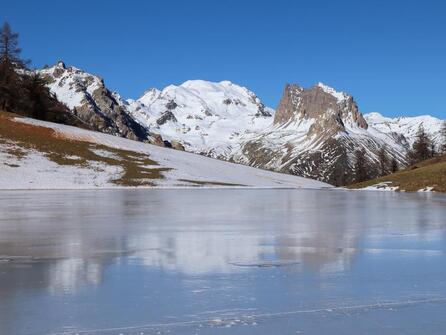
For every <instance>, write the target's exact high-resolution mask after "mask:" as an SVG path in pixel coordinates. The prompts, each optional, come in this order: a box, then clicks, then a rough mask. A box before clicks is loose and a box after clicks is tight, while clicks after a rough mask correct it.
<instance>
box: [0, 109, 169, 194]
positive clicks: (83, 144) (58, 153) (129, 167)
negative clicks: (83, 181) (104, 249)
mask: <svg viewBox="0 0 446 335" xmlns="http://www.w3.org/2000/svg"><path fill="white" fill-rule="evenodd" d="M14 117H17V115H14V114H10V113H5V112H0V144H8V143H9V144H10V143H13V144H15V145H16V146H17V147H18V148H8V149H7V153H8V154H9V155H11V156H14V157H17V158H18V159H22V158H24V157H25V156H26V154H27V153H26V151H27V150H36V151H38V152H41V153H42V154H43V155H45V156H46V157H47V158H48V159H49V160H51V161H53V162H55V163H57V164H59V165H70V166H79V167H91V166H92V165H94V164H95V163H99V164H106V165H110V166H117V167H121V168H122V170H123V173H122V175H121V176H120V177H119V178H117V179H114V180H112V181H111V182H113V183H114V184H117V185H121V186H152V185H153V180H156V179H162V178H163V175H162V172H164V171H168V170H169V169H168V168H161V167H155V166H158V163H157V162H155V161H153V160H152V159H150V158H149V155H147V154H143V153H139V152H134V151H128V150H122V149H115V148H111V147H107V146H105V145H101V144H95V143H90V142H88V141H83V140H79V139H73V138H66V137H63V136H61V134H60V133H57V132H56V131H54V130H53V129H50V128H45V127H41V126H36V125H30V124H25V123H21V122H17V121H14ZM94 150H101V151H104V152H106V153H107V155H106V156H109V157H104V156H103V155H99V154H97V153H95V152H94ZM5 164H8V163H7V162H6V163H5ZM10 166H11V165H10ZM148 166H150V168H149V167H148ZM95 169H96V171H97V172H98V173H100V172H101V169H100V168H95Z"/></svg>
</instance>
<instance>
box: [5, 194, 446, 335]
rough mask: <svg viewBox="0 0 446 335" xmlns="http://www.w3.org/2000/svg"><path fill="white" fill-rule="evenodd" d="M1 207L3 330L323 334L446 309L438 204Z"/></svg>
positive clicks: (14, 197)
mask: <svg viewBox="0 0 446 335" xmlns="http://www.w3.org/2000/svg"><path fill="white" fill-rule="evenodd" d="M0 200H1V201H0V212H1V213H2V215H1V217H0V334H3V333H5V334H20V335H21V334H32V333H33V332H32V331H31V332H30V331H29V329H30V328H29V327H35V329H36V333H39V334H40V333H58V332H59V333H63V332H64V331H65V332H66V331H67V330H70V331H71V330H72V329H74V330H73V332H72V333H73V334H75V333H76V332H79V330H83V329H86V330H83V331H82V332H80V333H82V334H96V333H97V332H96V333H95V331H89V330H88V329H101V332H100V333H101V334H115V333H116V332H117V330H120V331H121V332H122V333H123V334H133V333H138V334H139V333H140V332H147V333H148V334H152V333H155V334H156V333H157V332H158V331H161V332H164V331H165V332H169V333H178V334H182V333H184V331H185V328H184V327H188V328H187V330H186V333H195V331H196V330H197V329H200V331H201V333H202V334H206V331H205V330H204V328H206V327H210V328H213V327H217V328H218V327H227V326H230V327H239V326H249V327H256V331H257V330H258V329H259V331H258V333H259V334H269V333H271V332H277V330H278V329H279V330H283V333H284V334H285V333H290V332H287V331H288V329H283V328H281V327H283V325H284V324H285V325H289V324H291V323H292V322H295V323H296V325H299V327H300V326H302V327H304V325H305V324H306V323H307V324H309V325H319V323H320V320H321V315H322V314H323V317H324V318H326V319H325V320H328V319H330V320H338V318H341V319H339V320H340V321H339V322H340V324H345V321H346V320H345V319H342V318H344V317H345V315H346V313H358V314H361V315H362V314H363V313H365V311H367V313H369V312H370V311H374V312H370V313H372V314H373V313H375V311H376V313H377V314H376V316H375V314H373V315H374V316H373V317H376V318H377V321H376V322H375V323H374V324H376V325H379V324H381V322H379V318H380V317H381V314H380V313H381V309H382V310H388V309H389V308H395V309H396V308H398V309H402V308H403V307H405V306H408V307H411V308H412V307H414V308H417V311H418V312H419V309H420V308H422V309H423V310H424V309H429V310H430V309H433V310H434V312H435V311H437V309H435V308H437V307H428V305H429V306H430V305H432V304H445V302H446V300H445V299H446V297H445V296H444V292H446V291H445V290H446V282H445V281H444V278H445V276H446V272H445V271H446V270H445V269H446V266H445V265H446V264H445V262H444V260H445V255H446V234H445V232H446V221H445V220H444V217H445V212H446V198H445V197H444V196H440V195H431V194H429V195H425V194H391V193H384V192H378V193H374V192H344V191H333V190H330V191H309V190H305V191H304V190H138V191H137V190H132V191H128V190H122V191H119V190H114V191H85V192H82V191H79V192H71V191H57V192H49V191H48V192H45V191H42V192H40V191H39V192H0ZM420 268H422V269H423V271H422V273H421V272H420V271H419V269H420ZM385 304H387V305H385ZM376 306H380V307H379V308H377V307H376ZM383 306H385V307H383ZM420 306H422V307H420ZM36 311H37V312H36ZM441 311H443V310H441ZM44 312H45V313H44ZM42 313H43V314H42ZM440 314H441V313H440ZM48 315H50V316H48ZM311 315H314V316H311ZM44 316H45V317H44ZM406 317H407V315H405V318H406ZM283 318H284V319H286V320H284V319H283ZM312 318H313V319H312ZM279 319H280V320H281V321H280V322H279V321H277V320H279ZM410 319H411V318H410V317H409V320H410ZM290 320H291V321H290ZM296 320H297V321H296ZM309 320H310V321H309ZM352 320H353V319H348V322H352ZM282 321H283V322H282ZM276 322H277V323H278V324H276ZM144 325H146V326H144ZM327 325H328V323H327ZM359 325H360V323H357V324H352V328H351V329H354V330H357V333H361V331H360V330H361V328H360V326H359ZM441 325H442V326H443V325H444V323H443V324H441ZM200 327H203V328H200ZM262 327H266V328H262ZM268 327H271V328H268ZM293 327H294V326H293ZM296 327H297V326H296ZM358 327H359V328H358ZM177 328H179V330H178V329H177ZM328 328H330V327H328ZM328 328H327V329H328ZM55 329H56V330H58V331H55ZM176 329H177V330H178V331H176ZM260 329H263V330H262V331H260ZM294 330H298V327H297V328H293V332H291V333H295V332H294ZM377 332H380V333H385V332H383V329H381V328H380V329H377ZM68 333H70V332H68ZM207 333H209V334H213V332H212V331H209V332H207ZM238 333H243V332H242V331H240V332H238ZM247 333H251V332H249V331H248V332H247ZM279 333H280V331H279ZM340 333H348V332H345V328H342V327H341V332H340ZM70 334H71V333H70Z"/></svg>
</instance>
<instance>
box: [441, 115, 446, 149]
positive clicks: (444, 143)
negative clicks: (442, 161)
mask: <svg viewBox="0 0 446 335" xmlns="http://www.w3.org/2000/svg"><path fill="white" fill-rule="evenodd" d="M440 134H441V142H440V143H441V147H440V151H441V153H443V154H446V121H443V127H441V132H440Z"/></svg>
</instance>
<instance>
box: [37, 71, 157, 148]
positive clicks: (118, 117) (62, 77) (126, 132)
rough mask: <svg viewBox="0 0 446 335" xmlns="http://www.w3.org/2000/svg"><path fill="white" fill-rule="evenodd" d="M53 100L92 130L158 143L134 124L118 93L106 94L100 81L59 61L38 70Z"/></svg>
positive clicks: (155, 138)
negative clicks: (54, 96)
mask: <svg viewBox="0 0 446 335" xmlns="http://www.w3.org/2000/svg"><path fill="white" fill-rule="evenodd" d="M38 72H39V73H40V74H41V75H42V76H43V77H45V78H46V79H47V81H48V87H49V88H50V90H51V91H52V92H53V93H54V94H55V95H56V97H57V99H58V100H59V101H61V102H63V103H64V104H66V105H67V106H68V108H69V109H70V111H71V112H72V113H73V114H74V115H76V116H77V117H78V118H79V119H81V120H82V121H84V122H85V123H86V124H88V125H89V126H90V127H91V128H92V129H94V130H97V131H100V132H103V133H107V134H112V135H117V136H121V137H126V138H129V139H132V140H138V141H146V142H151V143H157V144H161V143H162V140H161V138H160V137H159V136H155V135H153V134H151V133H150V132H149V131H148V129H147V128H146V127H145V126H143V125H141V124H139V123H138V122H137V121H135V120H134V119H133V118H132V117H131V116H130V115H129V111H128V110H127V107H126V102H125V101H123V100H122V99H121V98H120V97H119V95H118V94H116V93H113V92H111V91H109V90H108V89H107V88H106V86H105V85H104V82H103V80H102V79H101V78H99V77H98V76H95V75H91V74H89V73H86V72H84V71H82V70H80V69H77V68H75V67H66V66H65V64H64V63H63V62H58V63H57V64H56V65H55V66H53V67H49V68H46V69H42V70H39V71H38Z"/></svg>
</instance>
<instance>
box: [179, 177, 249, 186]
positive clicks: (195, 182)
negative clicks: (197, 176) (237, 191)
mask: <svg viewBox="0 0 446 335" xmlns="http://www.w3.org/2000/svg"><path fill="white" fill-rule="evenodd" d="M178 181H182V182H185V183H190V184H192V185H195V186H210V185H212V186H246V185H243V184H232V183H223V182H218V181H204V180H203V181H202V180H191V179H178Z"/></svg>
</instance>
